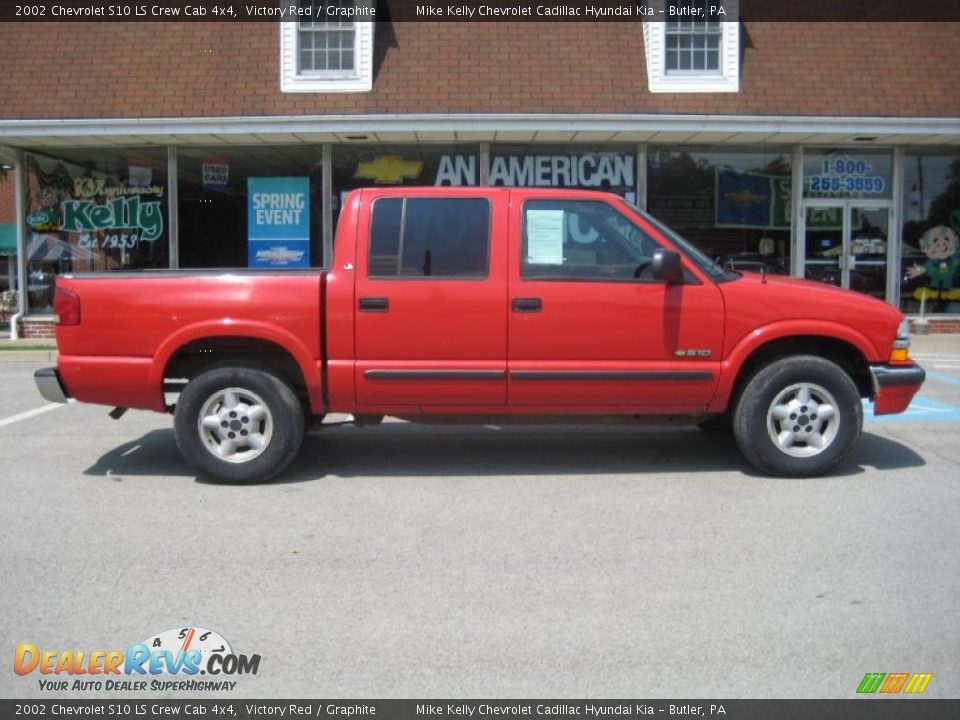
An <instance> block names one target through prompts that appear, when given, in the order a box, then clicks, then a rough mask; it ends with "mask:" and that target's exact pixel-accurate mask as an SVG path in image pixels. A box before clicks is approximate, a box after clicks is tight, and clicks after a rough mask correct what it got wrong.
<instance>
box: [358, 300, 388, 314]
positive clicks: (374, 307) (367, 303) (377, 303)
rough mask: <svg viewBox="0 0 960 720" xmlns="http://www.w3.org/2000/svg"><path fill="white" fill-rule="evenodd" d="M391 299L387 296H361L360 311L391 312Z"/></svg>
mask: <svg viewBox="0 0 960 720" xmlns="http://www.w3.org/2000/svg"><path fill="white" fill-rule="evenodd" d="M389 311H390V300H389V299H388V298H385V297H362V298H360V312H389Z"/></svg>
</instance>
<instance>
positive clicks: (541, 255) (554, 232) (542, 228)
mask: <svg viewBox="0 0 960 720" xmlns="http://www.w3.org/2000/svg"><path fill="white" fill-rule="evenodd" d="M527 262H528V263H529V264H531V265H562V264H563V210H527Z"/></svg>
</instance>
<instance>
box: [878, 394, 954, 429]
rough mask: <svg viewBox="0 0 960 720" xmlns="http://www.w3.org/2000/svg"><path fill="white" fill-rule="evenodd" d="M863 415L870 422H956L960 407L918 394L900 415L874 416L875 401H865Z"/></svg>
mask: <svg viewBox="0 0 960 720" xmlns="http://www.w3.org/2000/svg"><path fill="white" fill-rule="evenodd" d="M863 416H864V419H865V420H866V421H868V422H879V423H890V422H956V421H960V407H957V406H956V405H950V404H948V403H945V402H941V401H940V400H934V399H933V398H928V397H924V396H923V395H917V396H915V397H914V398H913V402H911V403H910V407H908V408H907V409H906V411H905V412H902V413H900V414H899V415H880V416H879V417H874V416H873V403H872V402H871V401H869V400H864V401H863Z"/></svg>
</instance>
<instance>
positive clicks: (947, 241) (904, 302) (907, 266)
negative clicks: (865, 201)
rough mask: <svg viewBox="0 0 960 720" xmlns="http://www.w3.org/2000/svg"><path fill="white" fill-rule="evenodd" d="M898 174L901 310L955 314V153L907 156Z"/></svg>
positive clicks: (959, 224) (959, 162)
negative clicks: (900, 185) (900, 178)
mask: <svg viewBox="0 0 960 720" xmlns="http://www.w3.org/2000/svg"><path fill="white" fill-rule="evenodd" d="M903 170H904V172H903V175H904V182H903V197H902V198H901V202H902V205H901V207H902V208H903V216H902V217H903V219H904V222H903V233H902V238H903V246H902V247H903V250H902V254H901V257H902V273H901V276H900V309H901V310H902V311H903V312H908V313H918V312H919V311H920V306H921V303H922V304H923V309H924V312H925V313H960V272H958V270H960V153H956V152H953V153H945V152H935V151H933V152H923V153H916V152H910V153H907V154H906V155H905V156H904V163H903Z"/></svg>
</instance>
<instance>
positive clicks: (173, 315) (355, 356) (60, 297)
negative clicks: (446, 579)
mask: <svg viewBox="0 0 960 720" xmlns="http://www.w3.org/2000/svg"><path fill="white" fill-rule="evenodd" d="M54 304H55V312H56V315H57V318H58V319H57V327H56V334H57V343H58V346H59V349H60V356H59V360H58V363H57V367H56V368H45V369H43V370H40V371H38V372H37V373H36V380H37V384H38V386H39V389H40V391H41V393H42V394H43V395H44V397H46V398H47V399H49V400H55V401H65V400H66V398H68V397H73V398H76V399H77V400H78V401H81V402H89V403H101V404H106V405H114V406H117V410H116V411H114V413H113V414H114V415H119V414H120V413H121V411H122V409H123V408H146V409H150V410H156V411H159V412H165V411H168V412H173V413H174V427H175V430H176V438H177V443H178V445H179V447H180V450H181V452H182V453H183V455H184V456H185V457H186V458H187V460H188V461H189V462H190V463H191V464H192V465H193V466H194V467H195V468H196V469H197V470H199V471H200V472H201V473H203V474H205V475H208V476H213V477H216V478H221V479H226V480H233V481H258V480H266V479H269V478H271V477H273V476H275V475H277V474H278V473H280V472H281V471H282V470H283V469H284V468H285V467H286V466H287V465H288V464H289V463H290V461H291V460H293V458H294V457H295V456H296V454H297V452H298V450H299V448H300V445H301V442H302V440H303V436H304V429H305V426H306V424H307V422H308V421H311V420H316V419H317V418H320V417H322V416H324V415H326V414H327V413H332V412H336V413H351V414H353V415H354V416H355V418H356V420H357V422H358V423H371V422H376V421H378V420H380V419H382V417H383V416H384V415H391V416H397V417H401V418H405V419H411V420H434V421H436V420H437V419H441V420H447V421H450V422H464V421H469V422H482V423H504V422H508V421H511V420H513V421H527V422H530V421H534V420H537V419H542V420H549V421H556V420H557V419H558V418H560V419H566V420H569V421H571V422H580V421H588V420H589V421H590V422H604V421H610V422H644V421H646V422H649V421H650V420H651V419H653V420H666V419H668V418H670V419H675V418H678V417H681V418H684V419H686V420H689V421H690V422H698V423H700V424H701V425H702V426H703V427H705V428H707V429H731V430H732V432H733V435H734V437H735V438H736V442H737V444H738V445H739V447H740V449H741V451H742V452H743V454H744V455H745V456H746V457H747V459H748V460H749V461H750V462H751V463H753V464H754V465H755V466H756V467H758V468H760V469H761V470H763V471H764V472H767V473H770V474H773V475H786V476H811V475H817V474H821V473H824V472H825V471H827V470H829V469H830V468H831V467H832V466H834V465H835V464H836V463H837V462H839V461H840V459H841V458H843V457H844V456H845V455H846V454H847V453H848V452H849V451H850V449H851V448H852V447H853V445H854V444H855V443H856V441H857V439H858V437H859V436H860V431H861V427H862V424H863V405H862V403H861V398H871V399H872V400H873V403H874V411H875V412H876V413H877V414H884V413H898V412H902V411H903V410H905V409H906V407H907V406H908V405H909V403H910V400H911V398H912V397H913V395H914V394H915V393H916V391H917V390H918V389H919V387H920V385H921V383H922V382H923V379H924V372H923V370H922V369H921V368H920V367H918V366H917V365H915V364H914V363H913V362H912V361H911V360H910V359H909V357H908V352H909V351H908V344H909V342H908V339H907V325H906V323H905V322H904V320H903V316H902V315H901V314H900V313H899V312H897V311H896V310H895V309H893V308H892V307H890V306H888V305H886V304H884V303H882V302H880V301H878V300H874V299H872V298H869V297H865V296H862V295H859V294H856V293H853V292H848V291H844V290H838V289H836V288H831V287H828V286H826V285H822V284H819V283H811V282H806V281H803V280H796V279H787V278H780V277H776V278H774V277H765V276H763V275H761V274H752V273H736V272H731V271H728V270H725V269H723V268H721V267H719V266H717V265H715V264H714V263H713V262H711V260H710V259H708V258H707V257H705V256H704V255H702V254H701V253H700V252H699V251H698V250H696V249H695V248H694V247H692V246H691V245H690V244H689V243H687V242H686V241H685V240H683V239H682V238H680V237H678V236H677V235H676V234H675V233H673V232H672V231H671V230H669V229H668V228H666V227H664V226H663V225H661V224H660V223H659V222H657V221H656V220H655V219H653V218H652V217H650V216H649V215H647V214H645V213H644V212H642V211H641V210H639V209H637V208H635V207H632V206H631V205H629V204H628V203H626V202H625V201H624V200H622V199H621V198H619V197H617V196H614V195H610V194H606V193H598V192H586V191H572V190H571V191H562V190H540V189H536V190H534V189H508V188H413V187H405V188H389V189H363V190H356V191H353V192H352V193H351V194H350V195H349V196H348V197H347V198H346V201H345V202H344V204H343V209H342V212H341V216H340V221H339V226H338V228H337V232H336V239H335V242H334V251H333V257H332V259H331V261H330V263H329V269H327V270H326V271H320V270H289V271H282V270H281V271H262V270H261V271H255V270H240V271H222V272H208V271H180V272H141V273H137V274H135V275H116V274H111V275H106V274H92V275H62V276H60V277H59V278H58V279H57V285H56V295H55V303H54ZM184 381H185V384H184ZM172 389H182V392H180V394H179V397H178V398H177V400H176V403H175V404H168V402H167V395H166V394H165V391H167V392H169V391H170V390H172Z"/></svg>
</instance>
